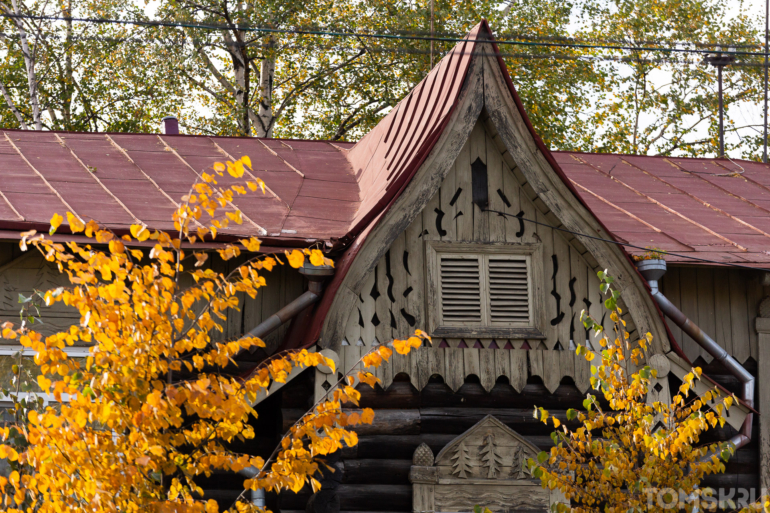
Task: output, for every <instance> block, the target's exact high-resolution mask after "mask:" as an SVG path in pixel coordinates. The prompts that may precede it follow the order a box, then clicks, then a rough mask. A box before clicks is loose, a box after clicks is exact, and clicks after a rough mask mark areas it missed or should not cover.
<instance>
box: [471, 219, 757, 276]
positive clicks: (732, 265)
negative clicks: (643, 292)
mask: <svg viewBox="0 0 770 513" xmlns="http://www.w3.org/2000/svg"><path fill="white" fill-rule="evenodd" d="M482 212H490V213H493V214H497V215H499V216H503V217H511V218H514V219H521V220H522V221H527V222H529V223H533V224H537V225H540V226H545V227H547V228H551V229H553V230H558V231H560V232H564V233H569V234H572V235H575V236H577V237H586V238H588V239H593V240H598V241H600V242H606V243H608V244H615V245H617V246H625V247H629V248H634V249H642V250H644V251H651V250H653V248H650V247H642V246H636V245H634V244H630V243H628V242H619V241H616V240H612V239H605V238H604V237H597V236H596V235H587V234H585V233H580V232H576V231H573V230H568V229H567V228H562V227H559V226H553V225H550V224H548V223H543V222H541V221H535V220H534V219H527V218H526V217H519V216H517V215H514V214H509V213H507V212H500V211H499V210H492V209H489V208H485V209H483V210H482ZM654 250H655V251H659V252H660V253H662V254H664V255H671V256H675V257H679V258H687V259H690V260H695V261H698V262H704V263H709V264H718V265H720V266H723V267H736V268H739V269H750V270H752V271H765V272H770V269H766V268H764V267H752V266H750V265H741V264H736V263H733V262H718V261H716V260H709V259H707V258H699V257H694V256H690V255H683V254H681V253H673V252H671V251H666V250H663V249H661V250H658V249H654Z"/></svg>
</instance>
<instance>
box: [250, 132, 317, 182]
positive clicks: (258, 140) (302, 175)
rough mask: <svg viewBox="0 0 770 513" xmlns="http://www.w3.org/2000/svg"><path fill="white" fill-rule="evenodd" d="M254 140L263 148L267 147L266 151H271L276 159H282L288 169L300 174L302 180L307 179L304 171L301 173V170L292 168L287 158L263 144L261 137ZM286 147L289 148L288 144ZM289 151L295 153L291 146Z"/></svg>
mask: <svg viewBox="0 0 770 513" xmlns="http://www.w3.org/2000/svg"><path fill="white" fill-rule="evenodd" d="M254 139H255V140H256V141H257V142H258V143H259V144H261V145H262V146H264V147H265V149H266V150H267V151H269V152H270V153H272V154H273V155H275V156H276V157H278V158H279V159H281V160H282V161H283V163H284V164H286V167H288V168H289V169H291V170H292V171H294V172H295V173H297V174H298V175H299V176H301V177H302V178H305V174H304V173H303V172H302V171H300V170H299V169H297V168H296V167H294V166H292V165H291V164H289V161H287V160H286V159H285V158H283V157H281V156H280V155H278V153H277V152H276V151H275V150H273V149H272V148H271V147H270V146H268V145H267V144H265V143H263V142H262V140H261V139H260V138H259V137H255V138H254ZM279 142H281V141H279ZM281 144H283V142H281ZM286 146H289V145H288V144H287V145H286ZM289 149H290V150H292V151H294V148H292V147H291V146H289Z"/></svg>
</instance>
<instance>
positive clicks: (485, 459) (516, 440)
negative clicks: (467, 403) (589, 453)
mask: <svg viewBox="0 0 770 513" xmlns="http://www.w3.org/2000/svg"><path fill="white" fill-rule="evenodd" d="M426 450H427V451H430V449H429V448H428V446H427V445H421V446H420V447H418V448H417V450H416V451H415V455H414V458H413V466H412V468H411V471H410V473H409V479H410V481H411V482H412V484H413V487H414V491H413V494H412V500H413V505H412V511H414V512H421V513H424V512H434V511H435V512H439V511H441V512H468V511H473V507H474V506H475V505H477V504H478V505H482V506H485V507H487V508H489V509H491V510H492V511H501V512H514V511H520V510H527V511H543V512H545V511H548V510H549V508H550V506H551V505H552V504H553V503H554V502H556V501H561V500H562V499H561V497H560V496H559V495H558V494H557V493H554V492H551V491H549V490H544V489H543V488H542V487H541V486H540V483H539V480H537V479H533V478H532V477H531V476H530V475H529V473H528V470H527V469H526V468H525V463H526V461H527V459H528V458H534V457H536V456H537V453H538V452H539V451H538V449H537V447H535V446H534V445H533V444H531V443H530V442H529V441H527V440H526V439H525V438H524V437H522V436H521V435H519V434H518V433H516V432H515V431H513V430H512V429H510V428H509V427H508V426H506V425H505V424H503V423H502V422H500V421H499V420H498V419H496V418H495V417H493V416H492V415H489V416H487V417H485V418H484V419H482V420H481V421H480V422H478V423H477V424H476V425H475V426H473V427H472V428H470V429H469V430H468V431H466V432H465V433H463V434H462V435H460V436H458V437H457V438H455V439H454V440H452V441H451V442H450V443H449V444H447V445H446V447H444V448H443V449H442V450H441V452H439V453H438V455H437V456H436V458H435V462H434V463H433V464H429V465H426V464H425V463H426V462H431V460H432V458H430V457H428V455H426Z"/></svg>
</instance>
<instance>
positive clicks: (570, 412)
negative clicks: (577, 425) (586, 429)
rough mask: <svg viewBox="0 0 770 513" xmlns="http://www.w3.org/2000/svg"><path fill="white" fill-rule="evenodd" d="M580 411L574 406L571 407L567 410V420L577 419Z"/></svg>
mask: <svg viewBox="0 0 770 513" xmlns="http://www.w3.org/2000/svg"><path fill="white" fill-rule="evenodd" d="M577 415H578V412H577V410H576V409H574V408H570V409H569V410H567V420H575V419H576V418H577Z"/></svg>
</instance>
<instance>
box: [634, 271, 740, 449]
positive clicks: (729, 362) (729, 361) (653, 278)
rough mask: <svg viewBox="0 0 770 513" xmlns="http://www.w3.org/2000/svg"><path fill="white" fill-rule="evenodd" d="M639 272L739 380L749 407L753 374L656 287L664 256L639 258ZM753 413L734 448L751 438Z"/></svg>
mask: <svg viewBox="0 0 770 513" xmlns="http://www.w3.org/2000/svg"><path fill="white" fill-rule="evenodd" d="M636 268H637V269H638V270H639V273H640V274H641V275H642V276H643V277H644V279H645V280H647V283H648V284H649V285H650V293H651V294H652V297H653V299H655V302H656V303H658V306H659V307H660V310H661V311H662V312H663V313H664V314H666V316H668V317H669V318H670V319H671V320H672V321H674V324H676V325H677V326H679V327H680V328H681V329H682V331H684V332H685V333H687V334H688V335H690V337H692V339H693V340H695V342H697V343H698V345H699V346H701V347H702V348H703V349H705V350H706V352H708V353H709V354H710V355H711V356H713V357H714V359H715V360H717V361H719V362H720V363H721V364H722V365H724V366H725V367H726V368H727V370H728V371H729V372H730V373H731V374H732V375H733V376H735V377H736V378H737V379H738V381H740V383H741V385H743V386H742V388H743V390H742V393H741V396H742V397H741V399H742V400H743V402H744V403H746V404H748V405H749V406H751V407H752V408H753V407H754V376H752V375H751V373H750V372H749V371H747V370H746V369H745V368H744V367H743V365H741V364H740V363H738V361H737V360H736V359H735V358H733V357H732V356H731V355H730V354H728V352H727V351H725V349H724V348H723V347H722V346H720V345H719V344H717V343H716V342H715V341H714V339H712V338H711V337H710V336H708V335H707V334H706V333H705V332H703V331H702V330H701V329H700V328H699V327H698V326H697V325H696V324H695V323H694V322H692V321H691V320H690V319H689V318H688V317H687V316H686V315H685V314H683V313H682V311H681V310H679V309H678V308H677V307H676V306H674V304H673V303H671V301H669V300H668V298H667V297H666V296H664V295H663V293H662V292H661V291H660V289H659V288H658V281H659V280H660V279H661V278H662V277H663V275H664V274H665V273H666V261H665V260H662V259H661V260H657V259H656V260H642V261H641V262H638V263H637V264H636ZM752 419H753V414H752V413H749V414H748V415H747V416H746V420H744V422H743V426H741V430H740V432H739V433H738V434H737V435H735V436H734V437H732V438H731V439H730V441H731V442H732V443H733V444H734V445H735V449H736V450H738V449H739V448H740V447H743V446H744V445H746V444H748V443H749V442H750V441H751V423H752Z"/></svg>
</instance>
